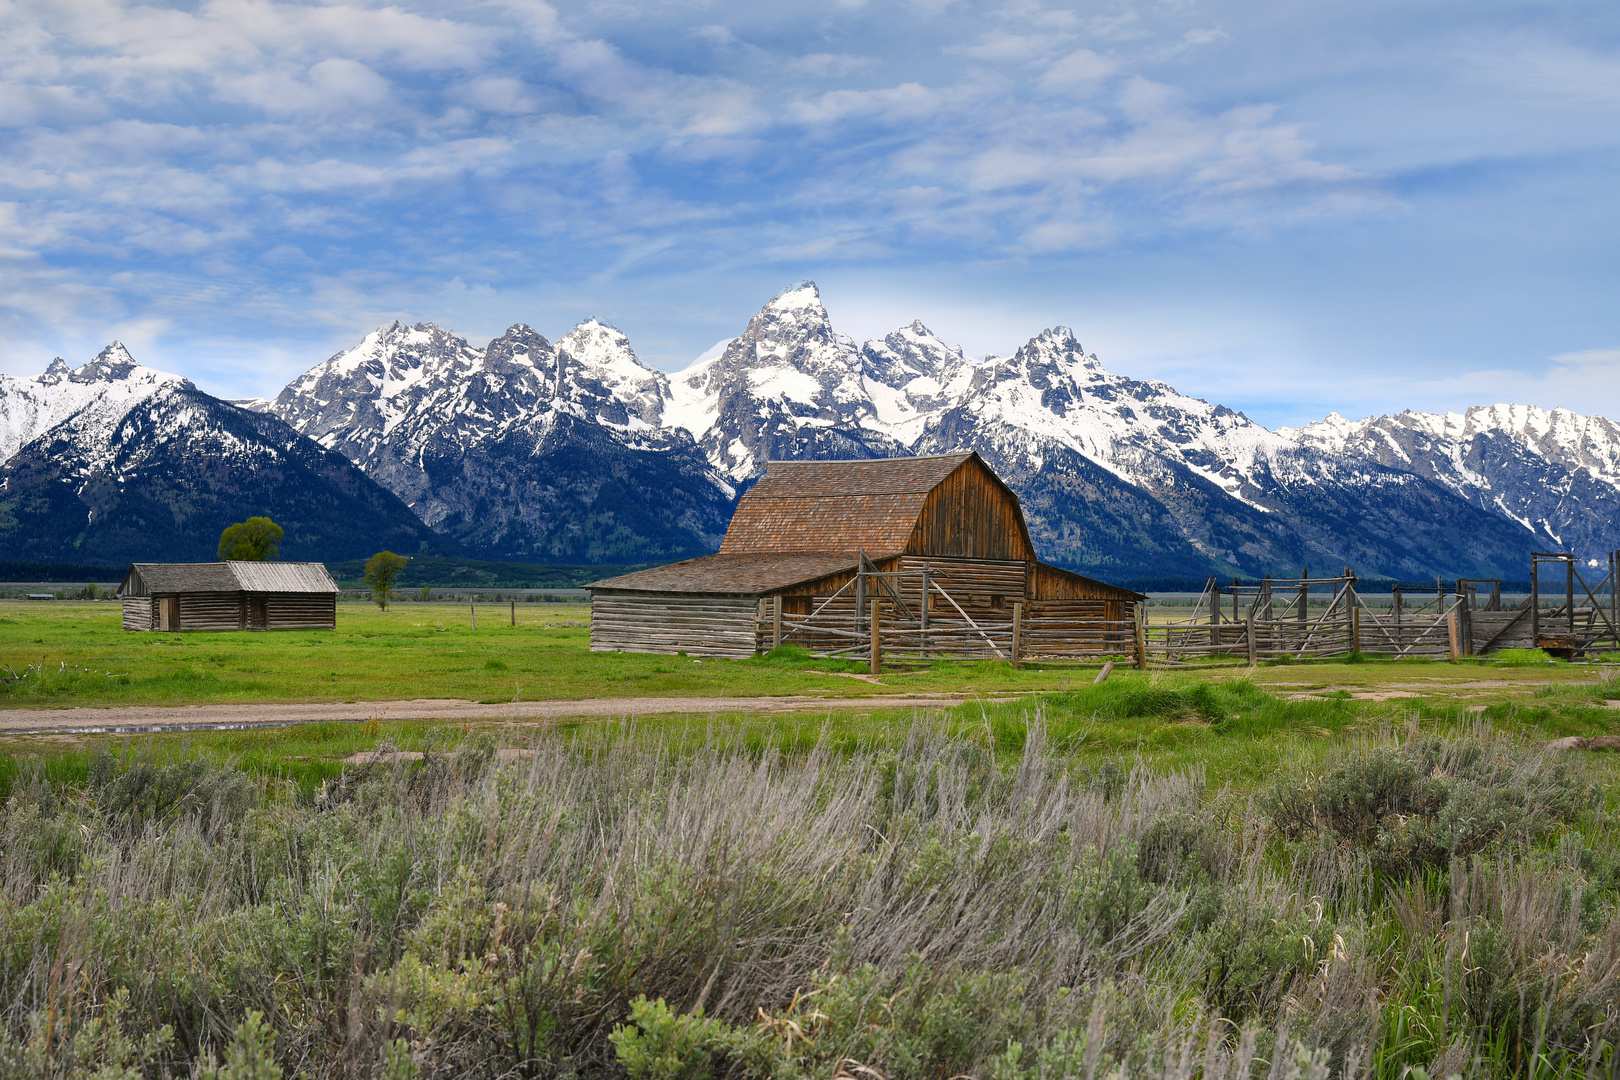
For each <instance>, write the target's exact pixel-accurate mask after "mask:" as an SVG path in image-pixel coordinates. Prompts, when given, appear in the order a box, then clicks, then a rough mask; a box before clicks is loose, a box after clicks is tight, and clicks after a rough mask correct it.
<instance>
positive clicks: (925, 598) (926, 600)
mask: <svg viewBox="0 0 1620 1080" xmlns="http://www.w3.org/2000/svg"><path fill="white" fill-rule="evenodd" d="M928 579H929V574H928V563H926V562H924V563H923V571H922V629H921V632H920V633H919V634H918V635H917V648H918V651H919V652H921V653H922V658H923V660H924V661H927V659H928V605H929V604H930V603H932V602H933V599H934V598H933V597H932V596H930V595H929V591H928V587H929V580H928Z"/></svg>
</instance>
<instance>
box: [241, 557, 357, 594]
mask: <svg viewBox="0 0 1620 1080" xmlns="http://www.w3.org/2000/svg"><path fill="white" fill-rule="evenodd" d="M225 565H226V566H228V567H230V568H231V573H233V574H235V575H236V580H237V581H239V582H241V588H242V591H243V592H277V593H293V592H301V593H335V592H337V591H338V587H337V582H335V581H333V580H332V575H331V574H329V573H327V570H326V564H325V563H318V562H236V561H232V562H227V563H226V564H225Z"/></svg>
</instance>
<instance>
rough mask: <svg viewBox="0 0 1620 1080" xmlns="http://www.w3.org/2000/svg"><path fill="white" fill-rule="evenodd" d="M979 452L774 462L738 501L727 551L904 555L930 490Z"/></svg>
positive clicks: (723, 550)
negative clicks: (901, 553) (863, 459)
mask: <svg viewBox="0 0 1620 1080" xmlns="http://www.w3.org/2000/svg"><path fill="white" fill-rule="evenodd" d="M973 456H974V455H973V454H971V453H967V454H940V455H937V456H933V457H912V458H879V459H876V460H870V461H773V462H771V464H770V465H768V466H767V467H766V470H765V476H764V478H763V479H761V480H760V481H759V482H758V483H757V484H755V485H754V486H753V487H752V488H750V489H749V490H748V492H747V493H746V494H745V495H744V496H743V497H742V499H741V500H740V501H739V502H738V503H737V512H736V514H735V515H734V516H733V517H732V519H731V527H730V528H729V529H727V530H726V538H725V541H724V542H723V543H722V544H721V545H720V554H722V555H741V554H745V553H752V552H768V551H770V552H784V551H806V552H809V551H815V552H832V551H836V552H851V553H853V552H857V551H861V550H865V551H866V552H867V553H868V554H869V555H872V556H882V555H892V554H897V553H898V552H900V551H901V550H903V549H904V548H905V546H906V541H907V540H908V539H909V538H910V537H911V533H912V530H913V529H915V528H916V526H917V519H918V517H919V516H921V514H922V510H923V504H924V503H925V502H926V501H927V499H928V493H929V492H931V491H933V490H934V489H935V488H936V487H938V486H939V485H940V484H941V483H943V482H944V481H945V478H946V477H948V476H950V475H951V474H952V473H953V472H955V471H956V470H957V469H959V468H960V467H961V466H962V464H963V462H966V461H967V460H969V459H970V458H972V457H973Z"/></svg>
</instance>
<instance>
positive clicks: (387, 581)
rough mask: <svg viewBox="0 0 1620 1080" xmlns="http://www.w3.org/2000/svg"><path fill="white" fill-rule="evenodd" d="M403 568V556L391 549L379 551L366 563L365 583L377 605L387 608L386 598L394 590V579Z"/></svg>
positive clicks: (385, 609)
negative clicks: (369, 587)
mask: <svg viewBox="0 0 1620 1080" xmlns="http://www.w3.org/2000/svg"><path fill="white" fill-rule="evenodd" d="M403 569H405V558H404V556H402V555H395V554H394V553H393V552H392V551H379V552H377V554H375V555H373V556H372V557H371V561H370V562H368V563H366V584H367V585H369V586H371V598H372V599H373V600H375V601H377V606H378V607H380V608H382V609H383V610H384V611H387V610H388V598H389V596H391V595H392V594H393V592H394V579H395V578H396V577H398V576H399V572H400V571H401V570H403Z"/></svg>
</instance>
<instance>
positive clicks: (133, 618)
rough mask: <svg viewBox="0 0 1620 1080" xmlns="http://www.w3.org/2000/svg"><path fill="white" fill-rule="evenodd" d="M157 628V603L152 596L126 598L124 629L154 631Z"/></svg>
mask: <svg viewBox="0 0 1620 1080" xmlns="http://www.w3.org/2000/svg"><path fill="white" fill-rule="evenodd" d="M156 628H157V601H156V600H153V599H152V598H151V597H150V596H126V597H124V629H125V630H154V629H156Z"/></svg>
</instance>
